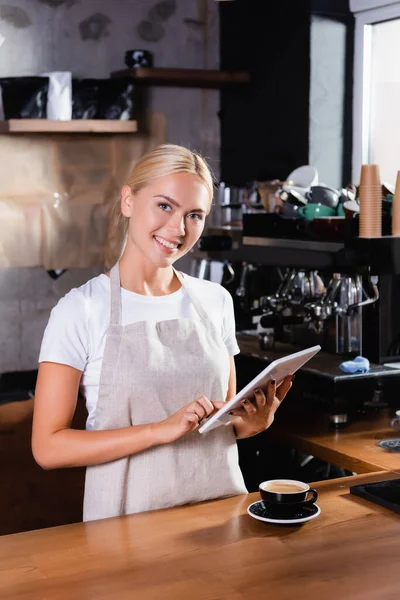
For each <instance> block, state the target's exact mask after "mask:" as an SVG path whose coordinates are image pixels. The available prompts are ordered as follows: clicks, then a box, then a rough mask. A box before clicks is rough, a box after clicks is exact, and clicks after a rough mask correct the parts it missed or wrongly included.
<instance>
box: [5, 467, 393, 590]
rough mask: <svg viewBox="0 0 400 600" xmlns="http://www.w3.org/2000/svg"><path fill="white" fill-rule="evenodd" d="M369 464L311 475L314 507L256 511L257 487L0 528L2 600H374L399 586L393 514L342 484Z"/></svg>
mask: <svg viewBox="0 0 400 600" xmlns="http://www.w3.org/2000/svg"><path fill="white" fill-rule="evenodd" d="M392 477H399V475H396V474H390V473H387V472H383V473H382V472H381V473H379V474H369V475H362V476H358V477H351V478H345V479H336V480H330V481H324V482H320V483H318V484H316V487H317V488H318V491H319V499H318V504H319V506H320V508H321V511H322V512H321V515H320V516H319V517H318V518H316V519H315V520H313V521H310V522H309V523H306V524H305V525H303V526H285V527H282V526H279V525H272V524H266V523H262V522H259V521H256V520H254V519H252V518H251V517H249V516H248V515H247V513H246V509H247V506H248V505H249V504H250V503H251V502H252V501H255V500H257V499H258V497H259V496H258V494H250V495H246V496H236V497H233V498H228V499H222V500H217V501H213V502H208V503H203V504H198V505H193V506H185V507H177V508H173V509H168V510H163V511H155V512H152V513H147V514H146V513H144V514H140V515H131V516H128V517H120V518H115V519H105V520H102V521H97V522H91V523H86V524H83V523H78V524H74V525H66V526H64V527H58V528H51V529H43V530H38V531H30V532H26V533H20V534H15V535H11V536H3V537H1V538H0V571H1V577H0V597H2V598H7V600H16V599H18V600H39V599H41V600H44V599H51V600H71V599H80V598H82V599H85V600H106V599H107V600H109V599H110V598H115V600H128V599H129V600H131V599H132V598H135V600H150V599H158V598H163V599H171V600H172V599H173V600H179V599H185V600H186V599H187V598H190V600H218V599H226V600H240V599H246V598H247V599H249V598H251V599H255V598H263V599H264V598H273V599H274V600H289V599H290V600H292V599H294V598H307V600H313V599H315V600H321V599H322V598H323V600H330V599H332V600H333V599H335V600H336V599H337V598H346V599H347V598H351V600H384V599H389V598H397V597H398V590H399V574H398V557H399V552H400V515H399V514H396V513H394V512H392V511H390V510H388V509H385V508H382V507H380V506H377V505H375V504H373V503H370V502H368V501H366V500H363V499H361V498H358V497H355V496H353V495H351V494H350V493H349V485H353V484H355V483H360V482H367V481H378V480H382V479H389V478H392Z"/></svg>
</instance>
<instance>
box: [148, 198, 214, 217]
mask: <svg viewBox="0 0 400 600" xmlns="http://www.w3.org/2000/svg"><path fill="white" fill-rule="evenodd" d="M153 198H164V200H168V202H171V204H173V205H174V206H177V207H178V208H180V207H181V205H180V204H179V202H177V201H176V200H174V199H173V198H171V196H167V195H166V194H156V195H155V196H153ZM189 212H193V213H194V212H197V213H203V214H206V211H205V210H203V209H202V208H193V209H192V210H190V211H189Z"/></svg>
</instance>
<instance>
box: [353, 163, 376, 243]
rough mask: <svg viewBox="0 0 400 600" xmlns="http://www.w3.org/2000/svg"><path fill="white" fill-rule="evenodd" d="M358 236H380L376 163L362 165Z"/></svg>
mask: <svg viewBox="0 0 400 600" xmlns="http://www.w3.org/2000/svg"><path fill="white" fill-rule="evenodd" d="M358 194H359V199H360V221H359V222H360V225H359V227H360V229H359V236H360V237H362V238H372V237H381V236H382V188H381V182H380V177H379V167H378V165H362V167H361V176H360V187H359V190H358Z"/></svg>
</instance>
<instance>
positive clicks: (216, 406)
mask: <svg viewBox="0 0 400 600" xmlns="http://www.w3.org/2000/svg"><path fill="white" fill-rule="evenodd" d="M211 402H212V404H213V406H214V409H217V410H219V409H220V408H223V407H224V406H225V404H226V402H221V400H212V401H211Z"/></svg>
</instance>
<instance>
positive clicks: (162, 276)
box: [119, 251, 182, 296]
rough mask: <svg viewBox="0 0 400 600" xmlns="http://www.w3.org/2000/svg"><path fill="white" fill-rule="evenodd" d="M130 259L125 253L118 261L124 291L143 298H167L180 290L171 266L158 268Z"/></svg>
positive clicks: (179, 283)
mask: <svg viewBox="0 0 400 600" xmlns="http://www.w3.org/2000/svg"><path fill="white" fill-rule="evenodd" d="M132 258H133V257H130V256H129V254H128V253H127V252H126V251H125V252H124V253H123V255H122V257H121V260H120V261H119V272H120V279H121V286H122V287H123V288H124V289H126V290H129V291H131V292H135V293H136V294H142V295H143V296H167V295H168V294H172V293H173V292H177V291H178V290H179V289H180V288H181V286H182V284H181V282H180V281H179V279H178V278H177V277H176V275H175V273H174V270H173V268H172V266H170V267H166V268H160V267H156V266H155V265H154V264H145V263H144V262H143V261H139V260H138V261H135V260H132Z"/></svg>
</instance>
